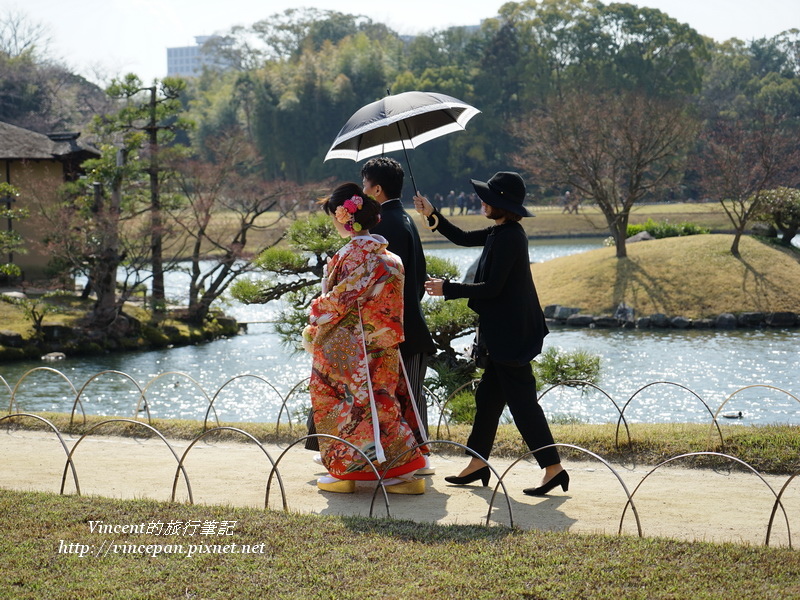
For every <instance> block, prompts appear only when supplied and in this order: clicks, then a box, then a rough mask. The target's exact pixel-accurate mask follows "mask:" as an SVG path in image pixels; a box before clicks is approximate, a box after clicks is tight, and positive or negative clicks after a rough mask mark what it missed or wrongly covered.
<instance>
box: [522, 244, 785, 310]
mask: <svg viewBox="0 0 800 600" xmlns="http://www.w3.org/2000/svg"><path fill="white" fill-rule="evenodd" d="M732 241H733V236H732V235H725V234H712V235H695V236H687V237H675V238H665V239H660V240H652V241H648V242H637V243H632V244H628V246H627V249H628V256H627V257H626V258H622V259H618V258H616V256H615V255H616V251H615V249H614V248H612V247H610V248H598V249H596V250H590V251H588V252H583V253H580V254H575V255H572V256H564V257H561V258H556V259H553V260H549V261H546V262H543V263H536V264H534V265H532V267H531V271H532V273H533V278H534V281H535V282H536V288H537V290H538V292H539V299H540V301H541V303H542V306H546V305H548V304H559V305H562V306H573V307H580V309H581V312H583V313H588V314H594V315H602V314H612V313H613V312H614V310H615V309H616V307H617V306H619V304H620V303H623V302H624V303H626V304H627V305H628V306H630V307H632V308H633V309H634V310H635V311H636V314H637V315H649V314H655V313H663V314H665V315H670V316H675V315H682V316H685V317H687V318H692V319H698V318H707V317H713V316H715V315H719V314H721V313H726V312H731V313H741V312H749V311H757V312H797V311H798V308H800V260H798V256H797V253H793V252H792V251H790V250H783V249H780V248H778V247H776V246H772V245H769V244H765V243H762V242H760V241H759V240H757V239H754V238H752V237H749V236H744V237H742V239H741V242H740V247H739V249H740V254H741V256H740V257H739V258H736V257H734V256H733V255H732V254H731V252H730V247H731V243H732Z"/></svg>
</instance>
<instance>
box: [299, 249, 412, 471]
mask: <svg viewBox="0 0 800 600" xmlns="http://www.w3.org/2000/svg"><path fill="white" fill-rule="evenodd" d="M386 247H387V242H386V240H385V239H384V238H382V237H381V236H376V235H365V236H354V237H353V238H352V239H351V240H350V241H349V242H348V243H347V244H345V246H344V247H342V249H341V250H339V251H338V252H337V253H336V254H335V255H334V256H333V257H332V258H331V259H330V261H329V262H328V264H327V265H326V274H325V278H324V281H323V294H322V295H321V296H320V297H318V298H316V299H314V301H313V302H312V303H311V314H310V316H309V323H310V331H309V332H308V333H309V335H310V336H311V339H312V340H313V342H312V346H313V365H312V372H311V383H310V384H309V387H310V392H311V404H312V409H313V412H314V424H315V426H316V429H317V433H322V434H329V435H334V436H337V437H339V438H341V439H343V440H346V441H347V442H349V443H351V444H353V445H354V446H356V447H358V448H359V449H361V450H362V451H363V452H364V454H366V456H367V457H369V460H370V461H371V462H372V463H373V464H374V465H375V468H376V469H377V470H378V472H379V473H383V472H384V470H385V468H386V467H387V466H388V465H389V463H390V462H391V461H392V460H393V459H395V458H396V457H398V456H400V455H403V453H404V452H406V451H407V450H409V449H410V448H413V447H414V445H415V444H416V440H415V437H414V431H417V432H419V425H418V421H417V418H416V414H415V413H414V403H413V402H411V399H410V398H409V394H408V387H407V384H406V379H405V377H404V374H403V370H402V368H401V366H400V351H399V349H398V345H399V344H400V342H402V341H403V280H404V274H403V264H402V262H401V261H400V258H399V257H398V256H397V255H395V254H392V253H391V252H389V251H388V250H387V249H386ZM319 446H320V454H321V456H322V461H323V464H324V465H325V467H326V468H327V469H328V472H329V473H330V474H331V475H332V476H334V477H338V478H340V479H356V480H374V479H375V474H374V472H373V471H372V469H371V468H370V466H369V464H368V463H367V462H366V461H365V460H364V457H363V456H362V455H361V454H359V453H358V452H356V451H355V450H354V449H353V448H351V447H350V446H348V445H347V444H343V443H342V442H340V441H338V440H333V439H331V438H326V437H320V438H319ZM424 465H425V459H424V457H423V456H422V453H421V452H420V449H419V448H417V449H415V450H413V451H411V452H408V453H407V454H405V455H403V456H402V458H400V459H399V461H398V462H397V463H395V464H394V465H393V467H392V469H391V470H389V471H388V472H387V473H385V477H387V478H388V477H397V476H400V475H404V474H406V473H410V472H412V471H415V470H417V469H420V468H422V467H423V466H424Z"/></svg>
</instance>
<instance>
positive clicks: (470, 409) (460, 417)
mask: <svg viewBox="0 0 800 600" xmlns="http://www.w3.org/2000/svg"><path fill="white" fill-rule="evenodd" d="M444 410H445V413H446V414H447V419H448V421H449V422H450V423H472V422H473V421H474V420H475V394H474V393H473V392H472V390H462V391H460V392H458V393H457V394H456V395H455V396H453V397H452V398H451V399H450V401H449V402H448V403H447V406H445V409H444Z"/></svg>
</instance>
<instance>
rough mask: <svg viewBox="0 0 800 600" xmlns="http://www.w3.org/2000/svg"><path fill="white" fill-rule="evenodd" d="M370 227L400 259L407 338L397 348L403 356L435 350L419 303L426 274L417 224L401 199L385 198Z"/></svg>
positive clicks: (371, 231) (423, 289) (404, 330)
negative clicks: (404, 277)
mask: <svg viewBox="0 0 800 600" xmlns="http://www.w3.org/2000/svg"><path fill="white" fill-rule="evenodd" d="M369 231H370V233H377V234H378V235H382V236H383V237H385V238H386V241H388V242H389V251H390V252H394V253H395V254H397V255H398V256H399V257H400V260H402V261H403V268H404V270H405V274H406V279H405V284H404V286H403V332H404V334H405V338H406V339H405V341H404V342H403V343H402V344H400V351H401V352H402V353H403V355H405V356H411V355H413V354H432V353H433V352H434V351H435V347H434V345H433V338H431V333H430V331H428V326H427V325H426V324H425V317H423V316H422V307H421V306H420V300H422V296H423V295H424V294H425V280H426V279H427V278H428V274H427V271H426V266H425V254H423V252H422V242H420V239H419V232H418V231H417V227H416V225H414V222H413V221H412V220H411V217H410V216H409V214H408V213H407V212H406V211H405V209H404V208H403V205H402V203H401V202H400V200H387V201H386V202H384V203H383V204H381V222H380V223H378V224H377V225H376V226H375V227H373V228H371V229H370V230H369Z"/></svg>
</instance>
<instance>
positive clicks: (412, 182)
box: [386, 88, 425, 219]
mask: <svg viewBox="0 0 800 600" xmlns="http://www.w3.org/2000/svg"><path fill="white" fill-rule="evenodd" d="M386 95H387V96H391V95H392V93H391V92H390V91H389V89H388V88H387V89H386ZM403 124H404V125H405V126H406V135H409V132H408V125H407V124H406V123H405V121H404V122H403ZM395 125H397V133H398V135H399V137H400V144H402V146H403V156H405V157H406V164H407V165H408V175H409V177H411V186H412V187H413V188H414V194H416V195H421V194H420V191H419V190H418V189H417V182H416V181H415V180H414V171H412V170H411V161H410V160H408V152H407V151H406V140H405V138H404V137H403V131H402V130H401V129H400V122H399V121H398V122H397V123H395ZM417 213H419V214H420V215H422V218H423V219H424V218H425V215H423V214H422V211H421V210H418V211H417Z"/></svg>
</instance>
